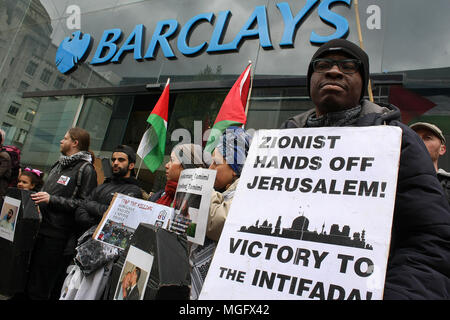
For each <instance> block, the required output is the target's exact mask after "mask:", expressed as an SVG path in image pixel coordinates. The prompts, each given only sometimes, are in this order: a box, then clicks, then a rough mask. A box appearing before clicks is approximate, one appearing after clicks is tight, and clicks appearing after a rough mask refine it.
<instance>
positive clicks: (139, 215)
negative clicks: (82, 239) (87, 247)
mask: <svg viewBox="0 0 450 320" xmlns="http://www.w3.org/2000/svg"><path fill="white" fill-rule="evenodd" d="M173 214H174V209H173V208H170V207H167V206H163V205H160V204H157V203H154V202H150V201H146V200H142V199H137V198H133V197H130V196H126V195H124V194H120V193H116V194H115V195H114V198H113V200H112V201H111V204H110V205H109V208H108V210H107V211H106V212H105V214H104V215H103V218H102V221H101V222H100V223H99V225H98V227H97V229H96V230H95V233H94V234H93V238H94V239H96V240H99V241H103V242H105V243H108V244H110V245H113V246H115V247H117V248H120V249H125V248H126V247H127V245H128V243H129V240H130V238H131V236H132V235H133V233H134V231H135V230H136V229H137V227H138V226H139V223H141V222H142V223H148V224H152V225H155V226H157V227H160V228H164V229H167V228H168V225H169V221H170V220H171V219H172V218H173Z"/></svg>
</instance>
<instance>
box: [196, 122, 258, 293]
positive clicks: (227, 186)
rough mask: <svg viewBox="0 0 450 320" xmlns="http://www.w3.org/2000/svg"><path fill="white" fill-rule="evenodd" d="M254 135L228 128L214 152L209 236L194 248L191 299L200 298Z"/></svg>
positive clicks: (207, 230) (211, 166) (240, 129)
mask: <svg viewBox="0 0 450 320" xmlns="http://www.w3.org/2000/svg"><path fill="white" fill-rule="evenodd" d="M251 139H252V138H251V136H250V135H249V134H248V133H247V132H246V131H245V130H244V129H242V128H240V127H235V126H232V127H228V128H227V129H226V130H225V132H224V134H223V135H222V136H221V138H220V141H219V143H218V144H217V146H216V148H215V149H214V151H213V153H212V162H211V165H210V166H209V169H212V170H216V172H217V173H216V180H215V182H214V189H215V191H213V194H212V197H211V205H210V209H209V216H208V224H207V229H206V238H205V243H204V245H203V246H199V245H196V244H193V245H192V247H191V249H190V258H189V260H190V261H189V262H190V264H191V300H196V299H198V296H199V294H200V291H201V288H202V286H203V282H204V281H205V278H206V274H207V272H208V269H209V265H210V264H211V260H212V257H213V255H214V251H215V249H216V245H217V241H219V237H220V234H221V233H222V229H223V226H224V224H225V220H226V218H227V215H228V211H229V210H230V206H231V202H232V200H233V196H234V193H235V191H236V188H237V185H238V182H239V177H240V176H241V172H242V168H243V167H244V163H245V160H246V158H247V154H248V150H249V148H250V143H251Z"/></svg>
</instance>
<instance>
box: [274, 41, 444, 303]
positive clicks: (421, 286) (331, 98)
mask: <svg viewBox="0 0 450 320" xmlns="http://www.w3.org/2000/svg"><path fill="white" fill-rule="evenodd" d="M368 81H369V58H368V56H367V54H366V53H365V52H364V51H363V50H362V49H361V48H359V47H358V46H356V45H355V44H353V43H351V42H349V41H347V40H343V39H337V40H332V41H329V42H327V43H325V44H324V45H322V46H321V47H320V48H319V49H318V50H317V52H316V53H315V54H314V55H313V57H312V60H311V63H310V65H309V68H308V74H307V86H308V89H309V94H310V96H311V99H312V101H313V103H314V105H315V108H314V109H312V110H309V111H307V112H305V113H302V114H299V115H297V116H294V117H293V118H290V119H288V120H287V121H286V122H284V123H283V124H282V128H303V127H332V126H336V127H337V126H340V127H343V126H354V127H362V126H374V125H382V124H386V125H393V126H398V127H400V128H401V129H402V131H403V134H402V146H401V155H400V168H399V172H398V184H397V194H396V201H395V209H394V218H393V226H392V238H391V247H390V253H389V260H388V266H387V274H386V282H385V288H384V299H449V298H450V292H449V290H450V250H449V248H450V212H449V210H450V209H449V205H448V203H447V201H446V199H445V196H444V193H443V190H442V188H441V186H440V184H439V181H438V180H437V178H436V172H435V170H434V167H433V163H432V161H431V159H430V157H429V155H428V154H427V150H426V148H425V146H424V144H423V143H422V141H421V140H420V138H419V136H418V135H417V134H416V133H415V132H414V131H412V130H411V129H410V128H409V127H408V126H406V125H404V124H403V123H401V122H400V111H399V110H398V109H397V108H396V107H395V106H392V105H383V106H381V105H377V104H374V103H371V102H369V101H367V100H364V99H363V97H364V93H365V90H366V88H367V84H368ZM368 143H370V142H368Z"/></svg>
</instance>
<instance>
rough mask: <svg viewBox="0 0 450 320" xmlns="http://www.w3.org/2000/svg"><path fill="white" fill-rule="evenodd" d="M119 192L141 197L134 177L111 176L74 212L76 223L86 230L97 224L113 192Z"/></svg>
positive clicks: (140, 191)
mask: <svg viewBox="0 0 450 320" xmlns="http://www.w3.org/2000/svg"><path fill="white" fill-rule="evenodd" d="M116 192H117V193H121V194H124V195H127V196H130V197H134V198H139V199H142V190H141V188H140V187H139V186H138V182H137V180H136V178H134V177H130V178H122V177H120V178H119V177H117V178H116V177H114V176H113V177H112V178H107V179H106V180H105V182H104V183H103V184H101V185H99V186H98V187H97V188H95V189H94V191H93V192H92V194H91V195H90V196H89V198H88V199H86V201H84V202H83V203H82V204H81V205H80V206H79V207H78V208H77V210H76V212H75V221H76V223H77V225H78V226H79V227H80V228H81V229H83V230H87V229H89V228H90V227H92V226H94V225H96V224H98V223H99V222H100V220H101V219H102V217H103V214H104V213H105V212H106V210H107V209H108V207H109V204H110V203H111V201H112V199H113V197H114V193H116Z"/></svg>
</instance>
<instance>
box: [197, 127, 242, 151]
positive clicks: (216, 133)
mask: <svg viewBox="0 0 450 320" xmlns="http://www.w3.org/2000/svg"><path fill="white" fill-rule="evenodd" d="M233 125H238V126H241V125H242V123H240V122H237V121H232V120H223V121H220V122H217V123H216V124H215V125H214V126H213V127H212V128H211V133H210V134H209V138H208V141H207V143H206V146H205V151H206V152H209V153H212V152H213V151H214V148H215V147H216V146H217V144H218V143H219V138H220V136H221V135H222V134H223V132H224V131H225V130H226V129H227V128H228V127H231V126H233Z"/></svg>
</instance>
